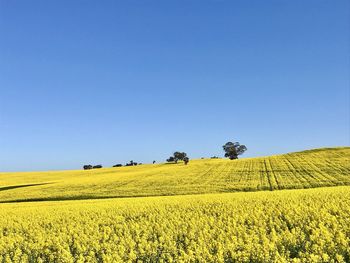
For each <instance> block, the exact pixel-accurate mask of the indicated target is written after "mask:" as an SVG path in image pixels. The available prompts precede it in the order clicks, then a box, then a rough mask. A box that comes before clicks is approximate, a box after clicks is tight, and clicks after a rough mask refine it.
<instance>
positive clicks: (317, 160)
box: [0, 147, 350, 202]
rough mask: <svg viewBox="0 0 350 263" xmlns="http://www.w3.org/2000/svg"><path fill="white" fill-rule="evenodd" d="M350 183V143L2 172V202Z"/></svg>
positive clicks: (0, 195)
mask: <svg viewBox="0 0 350 263" xmlns="http://www.w3.org/2000/svg"><path fill="white" fill-rule="evenodd" d="M336 185H350V147H339V148H322V149H315V150H308V151H303V152H297V153H290V154H284V155H276V156H268V157H259V158H247V159H240V160H234V161H230V160H227V159H203V160H192V161H191V162H190V164H189V165H188V166H185V165H184V164H182V163H179V164H156V165H141V166H136V167H121V168H106V169H98V170H87V171H83V170H78V171H55V172H28V173H0V202H11V201H12V202H13V201H30V200H32V201H34V200H69V199H90V198H108V197H130V196H158V195H179V194H202V193H220V192H235V191H257V190H278V189H293V188H313V187H322V186H336Z"/></svg>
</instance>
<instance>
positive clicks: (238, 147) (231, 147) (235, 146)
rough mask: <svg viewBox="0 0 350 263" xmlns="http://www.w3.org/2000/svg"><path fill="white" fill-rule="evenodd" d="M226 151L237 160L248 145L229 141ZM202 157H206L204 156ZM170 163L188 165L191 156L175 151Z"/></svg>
mask: <svg viewBox="0 0 350 263" xmlns="http://www.w3.org/2000/svg"><path fill="white" fill-rule="evenodd" d="M222 148H223V150H224V152H225V155H224V156H225V157H227V158H229V159H230V160H235V159H238V156H239V155H242V154H243V153H244V152H245V151H246V150H247V147H246V146H245V145H243V144H240V143H239V142H234V143H233V142H227V143H225V145H224V146H222ZM210 158H211V159H218V158H219V157H217V156H212V157H210ZM202 159H204V158H203V157H202ZM166 161H167V162H168V163H175V164H177V163H178V162H179V161H183V162H184V164H185V165H187V164H188V163H189V161H190V159H189V157H188V156H187V153H185V152H179V151H176V152H174V153H173V155H172V156H170V157H169V158H168V159H166ZM152 163H153V164H155V163H156V161H153V162H152ZM141 164H142V163H137V162H134V161H133V160H131V161H130V162H129V163H126V164H125V165H124V166H136V165H141ZM122 166H123V165H122V164H120V163H119V164H116V165H113V167H122ZM83 168H84V170H90V169H99V168H102V165H100V164H99V165H84V166H83Z"/></svg>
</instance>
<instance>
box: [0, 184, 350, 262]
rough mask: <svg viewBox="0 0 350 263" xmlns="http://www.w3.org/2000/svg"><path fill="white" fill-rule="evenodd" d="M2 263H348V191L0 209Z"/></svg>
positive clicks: (61, 203) (343, 188)
mask: <svg viewBox="0 0 350 263" xmlns="http://www.w3.org/2000/svg"><path fill="white" fill-rule="evenodd" d="M0 211H1V212H0V262H349V261H350V187H349V186H338V187H328V188H315V189H307V190H306V189H304V190H284V191H274V192H270V191H260V192H252V193H228V194H204V195H187V196H173V197H143V198H123V199H105V200H78V201H57V202H56V201H51V202H33V203H31V202H29V203H16V204H0Z"/></svg>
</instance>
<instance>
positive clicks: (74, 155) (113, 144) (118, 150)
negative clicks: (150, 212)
mask: <svg viewBox="0 0 350 263" xmlns="http://www.w3.org/2000/svg"><path fill="white" fill-rule="evenodd" d="M349 9H350V4H349V1H347V0H337V1H333V0H332V1H331V0H328V1H323V0H308V1H304V0H296V1H288V0H268V1H260V0H253V1H245V0H241V1H231V0H227V1H224V0H211V1H209V0H207V1H205V0H197V1H195V0H186V1H185V0H183V1H181V0H179V1H178V0H167V1H148V0H145V1H141V0H139V1H133V0H131V1H92V0H91V1H90V0H84V1H76V0H75V1H68V0H55V1H47V0H43V1H37V0H33V1H26V0H21V1H18V0H14V1H10V0H0V171H21V170H48V169H50V170H51V169H75V168H79V169H80V168H81V167H82V165H84V164H103V165H105V166H109V165H112V164H115V163H125V162H127V161H129V160H134V161H138V162H144V163H146V162H151V161H152V160H157V161H163V160H164V159H166V158H167V157H168V156H169V155H170V154H171V153H172V152H173V151H175V150H180V151H186V152H187V153H188V155H189V156H190V157H191V158H200V157H202V156H212V155H219V156H222V154H223V152H222V148H221V146H222V145H223V144H224V143H225V142H227V141H230V140H232V141H239V142H241V143H243V144H245V145H246V146H247V147H248V151H247V152H246V154H245V155H244V156H245V157H251V156H260V155H269V154H274V153H285V152H289V151H296V150H303V149H309V148H316V147H324V146H344V145H349V130H350V128H349V118H350V117H349V99H350V95H349V85H350V81H349V69H350V67H349V44H350V43H349V39H350V36H349V20H350V18H349V16H350V12H349Z"/></svg>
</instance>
